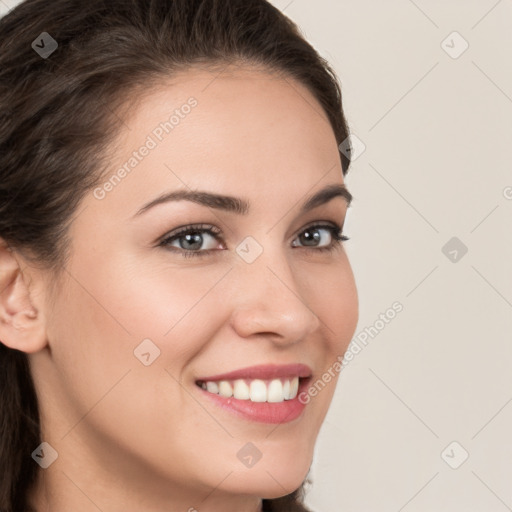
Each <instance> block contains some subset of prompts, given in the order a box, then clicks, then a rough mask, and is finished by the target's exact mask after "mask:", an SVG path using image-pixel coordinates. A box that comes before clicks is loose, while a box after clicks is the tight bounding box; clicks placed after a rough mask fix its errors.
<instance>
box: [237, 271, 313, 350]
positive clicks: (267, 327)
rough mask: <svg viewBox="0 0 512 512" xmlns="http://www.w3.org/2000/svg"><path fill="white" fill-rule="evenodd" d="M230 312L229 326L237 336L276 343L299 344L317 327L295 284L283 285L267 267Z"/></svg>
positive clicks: (290, 282) (291, 282) (289, 282)
mask: <svg viewBox="0 0 512 512" xmlns="http://www.w3.org/2000/svg"><path fill="white" fill-rule="evenodd" d="M265 270H266V276H265V278H264V279H262V278H261V277H260V279H259V282H258V283H254V286H252V288H251V290H250V291H248V292H247V294H244V295H245V299H244V301H243V302H242V303H239V304H238V305H237V306H236V307H235V308H234V310H233V313H232V316H231V323H232V326H233V328H234V329H235V331H236V332H237V333H238V334H239V336H241V337H244V338H248V337H251V336H254V335H265V336H266V337H270V338H271V339H272V340H273V341H274V342H275V343H279V344H292V343H296V342H299V341H300V340H302V339H303V338H305V337H307V336H308V335H309V334H311V333H312V332H315V331H316V330H317V329H318V328H319V325H320V319H319V318H318V316H317V314H316V313H315V312H314V311H313V310H312V309H311V307H310V306H309V305H308V304H307V303H306V301H305V299H304V297H302V296H301V294H300V293H299V291H298V289H297V287H296V285H295V283H294V282H293V281H291V279H290V278H289V279H288V280H287V281H288V282H284V280H283V279H282V278H280V277H279V276H278V275H277V274H276V273H275V272H274V271H272V270H271V269H270V267H268V266H267V267H266V269H265Z"/></svg>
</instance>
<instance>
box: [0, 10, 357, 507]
mask: <svg viewBox="0 0 512 512" xmlns="http://www.w3.org/2000/svg"><path fill="white" fill-rule="evenodd" d="M0 34H1V42H0V45H1V46H0V64H1V65H0V84H1V87H2V94H1V95H0V102H1V104H0V115H1V123H0V127H1V128H0V129H1V135H0V144H1V151H0V159H1V160H0V197H1V201H0V237H1V238H0V239H1V245H0V291H1V295H0V340H1V342H2V343H1V344H0V347H1V352H0V364H1V375H0V378H1V380H0V393H1V402H0V408H1V411H2V422H1V430H0V449H1V453H2V459H1V460H2V463H1V474H0V509H1V510H2V512H13V511H15V512H19V511H26V510H35V511H37V512H42V511H46V510H51V511H52V512H60V511H68V510H76V511H89V510H95V511H97V510H103V511H107V510H108V511H109V512H114V511H116V512H117V511H124V512H126V511H130V510H137V511H139V510H145V511H151V512H157V511H164V510H165V511H169V510H172V511H190V512H191V511H194V510H197V511H200V512H203V511H208V512H214V511H223V512H226V511H237V512H255V511H260V510H261V511H267V510H273V511H275V510H280V511H294V510H297V511H299V510H306V508H305V505H304V504H303V501H302V500H303V482H304V480H305V478H306V477H307V473H308V470H309V467H310V464H311V460H312V456H313V449H314V444H315V440H316V437H317V435H318V432H319V429H320V426H321V424H322V421H323V419H324V417H325V415H326V413H327V410H328V407H329V404H330V402H331V398H332V395H333V393H334V389H335V382H336V380H337V376H338V375H337V372H336V371H334V372H333V367H334V368H335V367H336V366H335V365H336V361H337V360H338V359H339V357H340V355H343V353H344V351H345V350H346V348H347V345H348V343H349V341H350V339H351V337H352V335H353V333H354V331H355V327H356V324H357V319H358V304H357V292H356V287H355V283H354V278H353V274H352V271H351V267H350V264H349V261H348V259H347V256H346V253H345V251H344V248H343V241H344V240H345V239H346V237H345V236H344V235H343V234H342V229H343V223H344V219H345V215H346V212H347V208H348V206H349V204H350V199H351V195H350V193H349V192H348V190H347V189H346V187H345V185H344V177H345V175H346V173H347V171H348V167H349V160H348V159H347V157H346V154H345V153H346V151H345V152H340V151H339V149H338V146H339V145H340V144H342V143H343V142H344V141H346V140H347V137H348V128H347V124H346V121H345V118H344V115H343V111H342V105H341V93H340V89H339V85H338V83H337V80H336V77H335V75H334V73H333V71H332V70H331V69H330V67H329V65H328V64H327V63H326V62H325V61H324V60H323V59H322V58H321V57H320V56H319V55H318V54H317V53H316V52H315V51H314V50H313V48H312V47H311V46H310V45H309V44H308V43H307V42H306V41H305V40H304V39H303V37H302V36H301V34H300V32H299V31H298V29H297V27H296V26H295V25H294V24H293V23H292V22H291V21H290V20H288V19H287V18H286V17H285V16H284V15H283V14H281V13H280V12H279V11H278V10H277V9H276V8H274V7H273V6H271V5H270V4H269V3H267V2H266V1H264V0H222V1H221V0H123V1H120V0H109V1H103V0H89V1H88V2H82V1H79V0H55V1H54V2H52V5H51V9H48V6H47V4H46V2H42V1H41V0H27V1H25V2H23V3H21V4H20V5H19V6H17V7H16V8H15V9H14V10H12V11H11V12H10V13H9V14H8V15H7V16H5V17H4V18H3V19H2V20H0ZM338 364H339V363H338ZM338 371H339V370H338ZM329 375H330V376H331V378H326V376H329ZM318 382H321V383H322V382H323V383H324V386H323V387H322V388H321V390H320V391H318V389H319V388H318V385H316V386H315V387H314V388H313V384H314V383H318ZM310 389H316V392H315V393H311V394H310V393H309V390H310Z"/></svg>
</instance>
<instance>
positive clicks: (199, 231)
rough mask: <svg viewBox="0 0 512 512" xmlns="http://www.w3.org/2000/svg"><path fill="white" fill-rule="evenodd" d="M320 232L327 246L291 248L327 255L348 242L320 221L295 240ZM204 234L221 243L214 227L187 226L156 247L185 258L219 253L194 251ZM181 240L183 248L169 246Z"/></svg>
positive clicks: (335, 226)
mask: <svg viewBox="0 0 512 512" xmlns="http://www.w3.org/2000/svg"><path fill="white" fill-rule="evenodd" d="M321 230H324V231H327V232H328V233H329V235H330V236H331V239H332V240H331V242H330V243H329V244H328V245H323V246H319V247H318V246H314V245H313V246H308V245H293V247H297V248H301V249H305V250H306V251H313V252H316V253H319V252H320V253H326V252H327V253H328V252H334V251H335V250H336V249H339V248H340V247H341V245H342V243H343V242H344V241H346V240H349V238H348V237H347V236H345V235H344V234H343V233H342V228H341V227H340V226H339V225H338V224H336V223H334V222H329V223H326V222H324V221H320V222H317V223H314V224H312V225H309V226H307V227H305V228H304V229H303V230H302V231H301V232H300V233H299V235H298V236H297V237H296V240H297V239H300V238H301V235H304V234H306V233H307V234H309V235H310V236H309V239H310V240H311V238H313V239H316V240H318V236H316V235H314V234H313V235H312V236H311V233H314V232H317V233H318V232H319V231H321ZM204 233H206V234H208V235H209V236H210V237H212V238H213V239H214V240H215V241H216V242H217V243H219V242H221V241H222V231H221V230H220V229H219V228H217V227H216V226H213V225H211V224H189V225H187V226H183V227H181V228H178V229H176V230H174V231H171V232H170V233H168V234H167V235H165V236H164V237H163V238H162V239H161V240H160V242H158V244H157V246H158V247H163V248H165V249H168V250H169V251H171V252H176V253H177V254H178V255H181V256H183V257H185V258H202V257H205V256H208V255H210V254H212V253H214V252H218V251H220V249H201V250H195V249H197V245H199V246H202V245H203V244H204V237H203V234H204ZM306 238H308V237H306ZM322 238H323V237H320V242H321V239H322ZM181 239H183V241H184V247H185V248H184V247H183V246H181V244H178V245H180V247H175V246H172V245H171V244H172V243H173V242H175V241H178V242H179V241H180V240H181ZM294 242H295V240H294ZM303 243H304V241H301V244H303ZM187 244H188V245H192V246H194V245H195V246H196V247H193V248H189V247H187Z"/></svg>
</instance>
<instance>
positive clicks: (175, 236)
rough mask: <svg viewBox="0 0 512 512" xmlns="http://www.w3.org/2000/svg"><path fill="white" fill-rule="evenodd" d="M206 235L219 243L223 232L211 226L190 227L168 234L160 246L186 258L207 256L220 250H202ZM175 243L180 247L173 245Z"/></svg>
mask: <svg viewBox="0 0 512 512" xmlns="http://www.w3.org/2000/svg"><path fill="white" fill-rule="evenodd" d="M204 234H207V235H208V236H209V237H211V238H212V239H213V240H215V241H216V242H217V243H219V241H220V237H221V236H220V235H221V230H220V229H218V228H216V227H215V226H212V225H210V224H207V225H205V224H200V225H189V226H184V227H182V228H178V229H177V230H175V231H172V232H170V233H169V234H167V235H166V236H165V237H164V238H163V239H162V240H161V242H160V243H159V244H158V245H159V246H160V247H166V248H171V250H172V251H177V252H179V254H180V255H181V256H184V257H186V258H190V257H194V256H207V255H208V254H210V253H211V252H213V251H216V250H219V249H213V248H207V249H201V247H202V246H203V243H204ZM175 242H177V243H178V246H176V245H173V244H174V243H175Z"/></svg>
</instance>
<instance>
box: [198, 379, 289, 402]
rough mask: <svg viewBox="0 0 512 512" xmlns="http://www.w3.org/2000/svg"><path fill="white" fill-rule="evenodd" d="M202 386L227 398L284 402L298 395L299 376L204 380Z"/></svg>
mask: <svg viewBox="0 0 512 512" xmlns="http://www.w3.org/2000/svg"><path fill="white" fill-rule="evenodd" d="M201 387H202V388H203V389H206V390H207V391H209V392H210V393H215V394H217V395H220V396H223V397H225V398H229V397H234V398H237V399H238V400H251V401H252V402H282V401H284V400H292V399H293V398H295V397H296V396H297V391H298V389H299V377H293V378H292V379H273V380H270V381H265V380H261V379H254V380H249V381H245V380H244V379H238V380H235V381H230V380H221V381H219V382H214V381H207V382H203V383H202V384H201Z"/></svg>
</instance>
